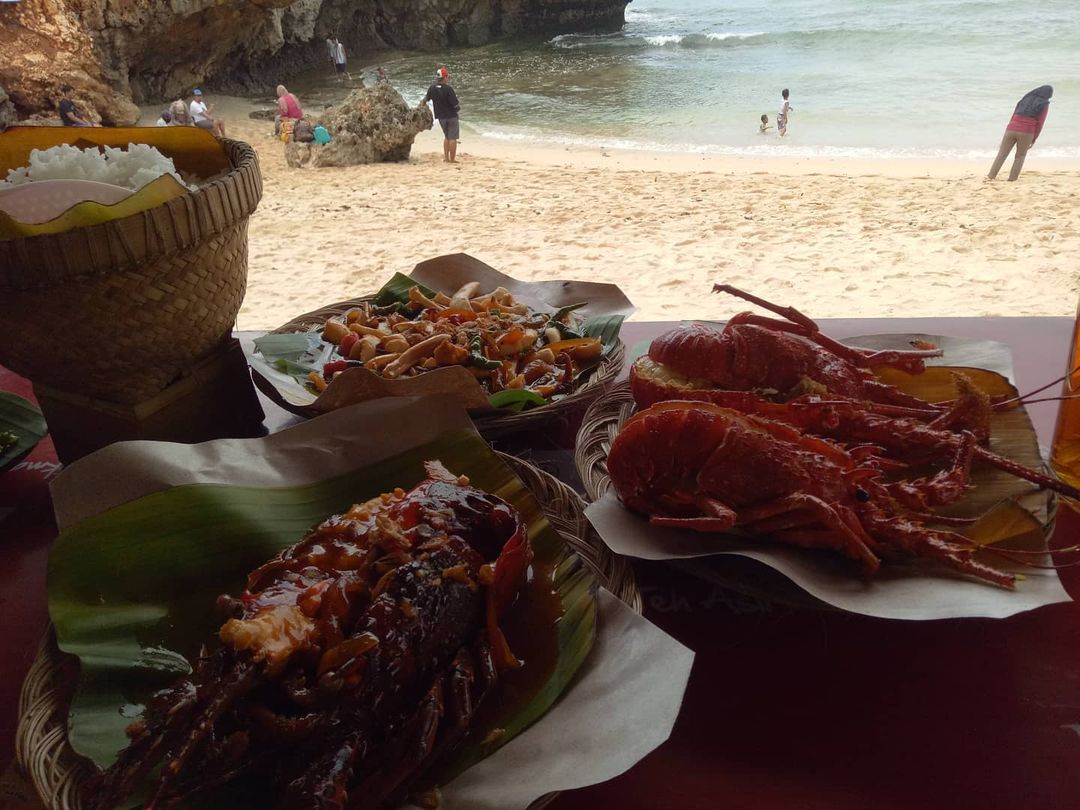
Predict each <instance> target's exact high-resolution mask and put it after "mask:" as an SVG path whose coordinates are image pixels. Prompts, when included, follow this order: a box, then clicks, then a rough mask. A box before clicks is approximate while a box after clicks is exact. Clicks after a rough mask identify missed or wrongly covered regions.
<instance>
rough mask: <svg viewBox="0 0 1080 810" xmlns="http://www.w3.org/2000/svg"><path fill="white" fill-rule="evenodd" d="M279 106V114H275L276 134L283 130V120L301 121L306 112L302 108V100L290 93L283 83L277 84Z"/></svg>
mask: <svg viewBox="0 0 1080 810" xmlns="http://www.w3.org/2000/svg"><path fill="white" fill-rule="evenodd" d="M277 106H278V111H277V115H276V116H274V134H275V135H278V134H279V133H280V132H281V122H282V120H284V119H289V120H290V121H299V120H300V119H301V118H303V117H304V112H303V110H301V109H300V102H299V101H297V100H296V96H294V95H293V94H292V93H290V92H289V91H288V90H287V89H286V88H285V85H283V84H279V85H278V86H277Z"/></svg>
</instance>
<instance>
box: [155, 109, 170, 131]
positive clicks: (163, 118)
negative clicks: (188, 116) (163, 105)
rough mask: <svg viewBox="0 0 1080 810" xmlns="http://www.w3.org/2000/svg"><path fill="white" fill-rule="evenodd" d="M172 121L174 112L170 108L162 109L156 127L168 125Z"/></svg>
mask: <svg viewBox="0 0 1080 810" xmlns="http://www.w3.org/2000/svg"><path fill="white" fill-rule="evenodd" d="M171 121H172V113H171V112H169V111H168V110H162V111H161V113H160V114H159V115H158V118H157V122H156V123H155V124H154V126H156V127H167V126H168V125H169V123H170V122H171Z"/></svg>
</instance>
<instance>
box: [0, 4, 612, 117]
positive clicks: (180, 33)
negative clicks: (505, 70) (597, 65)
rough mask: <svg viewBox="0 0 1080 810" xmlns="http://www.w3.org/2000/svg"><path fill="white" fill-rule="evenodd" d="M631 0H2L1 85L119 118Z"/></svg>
mask: <svg viewBox="0 0 1080 810" xmlns="http://www.w3.org/2000/svg"><path fill="white" fill-rule="evenodd" d="M627 2H628V0H421V2H415V0H168V2H166V0H21V2H19V3H0V54H3V58H2V59H0V84H2V85H3V86H4V87H5V88H6V89H7V92H8V94H9V95H10V96H11V99H12V101H13V103H14V105H15V109H16V110H17V111H18V113H19V114H20V117H25V116H28V115H30V114H32V113H35V112H39V113H40V112H50V111H53V110H55V106H56V99H57V95H58V92H57V91H58V88H59V85H60V84H61V83H63V82H67V83H69V84H71V85H72V86H73V87H74V88H75V91H76V92H75V101H76V104H77V105H78V106H79V110H80V112H81V113H84V114H85V115H86V117H88V118H89V119H90V120H94V121H97V120H101V121H102V122H104V123H106V124H127V123H132V122H134V121H135V120H136V119H137V116H138V110H137V109H136V108H135V107H134V105H133V104H132V103H131V102H132V100H134V101H136V102H140V103H151V102H161V101H165V100H169V99H172V98H175V97H176V96H177V94H179V93H181V92H183V91H185V90H190V89H191V88H192V87H194V86H198V85H201V84H210V85H211V86H212V87H214V88H217V89H219V90H231V91H245V92H252V91H258V92H265V91H268V90H271V89H272V88H273V86H274V85H276V84H277V83H278V81H280V80H281V79H284V78H287V77H288V76H289V75H290V74H291V73H295V72H297V71H300V70H303V69H305V68H309V67H312V66H314V65H317V64H321V63H323V62H324V61H325V59H326V52H325V44H324V43H325V39H326V37H328V36H332V35H337V36H338V37H340V38H341V40H342V41H343V42H344V43H345V47H346V49H347V50H348V51H349V52H350V53H353V54H357V53H370V52H371V51H373V50H379V49H385V48H397V49H405V50H413V49H420V50H433V49H436V48H443V47H446V46H449V45H453V46H463V45H482V44H484V43H486V42H490V41H492V40H494V39H499V38H504V37H512V36H519V35H534V34H552V33H567V32H572V31H587V30H614V29H617V28H618V27H619V26H621V25H622V24H623V12H624V10H625V8H626V4H627Z"/></svg>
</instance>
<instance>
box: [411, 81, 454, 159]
mask: <svg viewBox="0 0 1080 810" xmlns="http://www.w3.org/2000/svg"><path fill="white" fill-rule="evenodd" d="M429 101H430V102H433V106H434V107H435V118H436V119H437V120H438V122H439V126H440V127H442V131H443V147H442V150H443V160H444V161H445V162H447V163H457V145H458V138H460V137H461V128H460V125H459V122H458V112H459V111H460V110H461V104H460V103H458V97H457V93H455V92H454V88H453V87H451V86H450V71H448V70H447V69H446V68H444V67H441V68H439V69H438V70H436V71H435V84H433V85H431V87H429V88H428V91H427V95H426V96H424V100H423V101H422V102H420V103H421V104H427V103H428V102H429Z"/></svg>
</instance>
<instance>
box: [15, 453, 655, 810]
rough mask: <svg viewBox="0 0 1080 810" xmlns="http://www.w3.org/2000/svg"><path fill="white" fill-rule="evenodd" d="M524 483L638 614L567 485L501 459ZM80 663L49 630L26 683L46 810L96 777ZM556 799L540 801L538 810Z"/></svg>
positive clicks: (623, 576) (23, 738)
mask: <svg viewBox="0 0 1080 810" xmlns="http://www.w3.org/2000/svg"><path fill="white" fill-rule="evenodd" d="M498 455H499V457H500V458H501V459H502V460H503V461H505V462H506V463H507V464H508V465H509V466H510V468H511V469H512V470H513V471H514V472H515V473H516V474H517V475H518V476H519V477H520V478H521V480H522V481H523V482H524V483H525V486H526V487H528V489H529V491H530V492H532V494H533V496H534V497H535V498H536V500H537V502H538V503H539V504H540V505H541V507H542V508H543V510H544V514H545V515H546V516H547V518H548V520H549V521H550V523H551V525H552V526H553V527H554V528H555V529H556V530H557V531H558V532H559V534H560V535H561V536H562V537H563V539H565V540H566V542H567V544H568V545H569V547H570V548H571V549H572V550H573V551H574V552H575V553H576V554H577V555H578V557H579V558H580V559H581V561H582V562H583V563H584V565H585V566H586V567H587V568H588V569H589V570H590V571H591V572H592V573H593V575H594V576H595V577H596V580H597V582H598V583H599V584H600V585H602V586H603V587H605V588H606V589H607V590H609V591H611V592H612V593H613V594H615V596H617V597H618V598H619V599H621V600H622V601H623V602H625V603H626V604H627V605H628V606H629V607H630V608H631V609H632V610H634V611H635V612H636V613H641V609H642V602H641V593H640V592H639V591H638V588H637V585H636V583H635V582H634V572H633V569H632V568H631V567H630V564H629V563H628V561H627V560H625V559H624V558H622V557H618V556H616V555H615V554H613V553H612V552H611V551H609V550H608V548H607V546H605V545H604V544H603V542H601V540H600V538H599V537H597V536H596V533H595V532H594V531H593V529H592V526H591V525H590V524H589V522H588V521H587V520H586V519H585V514H584V508H585V504H584V502H583V501H582V500H581V497H580V496H579V495H578V494H577V493H576V492H574V491H573V490H572V489H570V487H568V486H567V485H566V484H564V483H562V482H561V481H559V480H558V479H557V478H554V477H553V476H551V475H549V474H548V473H546V472H544V471H542V470H539V469H537V468H536V467H534V466H532V465H531V464H529V463H528V462H525V461H522V460H521V459H518V458H515V457H513V456H508V455H505V454H503V453H499V454H498ZM76 668H77V663H76V659H75V658H73V657H71V656H67V655H64V654H63V653H61V652H60V651H59V649H57V646H56V637H55V635H54V634H53V630H52V626H51V625H50V626H49V630H48V632H47V634H46V637H45V639H44V640H43V641H42V644H41V647H40V648H39V649H38V653H37V657H36V658H35V659H34V663H33V665H32V666H31V667H30V672H29V674H27V676H26V680H25V681H24V682H23V686H22V693H21V695H20V698H19V726H18V729H17V731H16V735H15V756H16V761H17V763H18V765H19V767H20V768H21V769H22V770H23V771H24V772H25V773H26V775H27V776H28V777H29V778H30V780H31V782H32V783H33V785H34V787H35V788H36V789H37V792H38V795H39V796H40V797H41V798H42V800H43V801H44V802H45V806H46V807H47V808H49V810H82V808H83V807H85V806H86V805H85V804H84V803H83V801H82V798H81V796H80V790H81V786H82V784H83V783H84V782H85V780H86V779H87V778H89V777H90V776H91V775H92V774H93V773H94V772H95V768H94V766H93V765H92V764H91V763H90V761H89V760H87V759H84V758H83V757H81V756H79V755H78V754H76V753H75V751H74V750H73V749H72V747H71V745H70V743H69V742H68V737H67V708H68V705H69V703H70V701H71V695H72V690H73V688H74V685H75V682H76V677H75V676H76ZM555 795H556V794H548V795H546V796H543V797H541V798H540V799H537V800H536V801H535V802H534V803H533V804H532V806H531V808H530V810H539V808H541V807H543V806H544V805H546V804H547V803H549V802H550V801H551V800H552V799H553V798H554V796H555Z"/></svg>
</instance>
